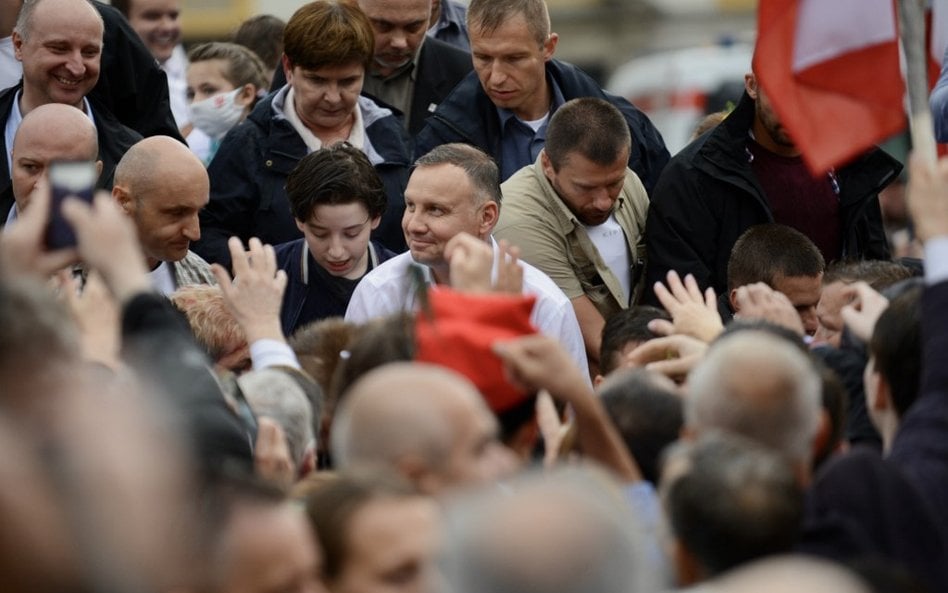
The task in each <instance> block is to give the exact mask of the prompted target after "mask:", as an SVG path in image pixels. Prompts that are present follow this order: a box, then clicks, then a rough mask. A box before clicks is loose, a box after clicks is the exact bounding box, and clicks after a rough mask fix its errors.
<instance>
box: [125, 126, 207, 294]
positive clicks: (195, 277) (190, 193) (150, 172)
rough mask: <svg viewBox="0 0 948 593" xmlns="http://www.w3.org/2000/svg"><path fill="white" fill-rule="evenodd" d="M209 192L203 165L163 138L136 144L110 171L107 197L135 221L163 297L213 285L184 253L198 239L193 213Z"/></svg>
mask: <svg viewBox="0 0 948 593" xmlns="http://www.w3.org/2000/svg"><path fill="white" fill-rule="evenodd" d="M208 192H209V182H208V179H207V172H206V171H205V169H204V165H203V164H202V163H201V161H200V160H199V159H198V158H197V157H196V156H194V154H193V153H192V152H191V151H190V150H189V149H188V148H187V147H186V146H185V145H183V144H181V143H180V142H178V141H177V140H175V139H174V138H171V137H168V136H152V137H150V138H146V139H144V140H142V141H140V142H139V143H138V144H136V145H134V146H132V147H131V148H130V149H129V150H128V152H127V153H125V156H124V157H122V160H121V161H120V162H119V164H118V167H116V169H115V185H114V187H113V188H112V196H113V197H114V198H115V200H116V201H117V202H118V204H119V206H121V207H122V210H124V211H125V213H126V214H128V215H129V216H130V217H131V218H132V220H134V221H135V226H136V227H137V228H138V240H139V242H140V243H141V246H142V251H144V253H145V258H146V260H147V263H148V267H149V269H150V270H151V279H152V283H153V284H154V286H155V288H156V289H157V290H159V291H160V292H162V293H163V294H171V293H172V292H174V291H175V290H176V289H178V288H179V287H181V286H187V285H191V284H215V283H216V281H215V280H214V275H213V274H212V273H211V268H210V266H209V265H208V263H207V262H206V261H204V260H203V259H201V257H200V256H199V255H197V254H196V253H194V252H192V251H191V250H190V249H189V247H190V244H191V241H197V240H198V239H200V238H201V227H200V225H199V224H198V212H200V210H201V208H203V207H204V206H205V205H206V204H207V200H208Z"/></svg>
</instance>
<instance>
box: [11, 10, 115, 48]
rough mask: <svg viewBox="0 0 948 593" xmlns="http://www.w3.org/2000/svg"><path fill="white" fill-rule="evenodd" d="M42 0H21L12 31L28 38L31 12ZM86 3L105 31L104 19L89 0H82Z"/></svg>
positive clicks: (30, 26) (31, 19) (31, 22)
mask: <svg viewBox="0 0 948 593" xmlns="http://www.w3.org/2000/svg"><path fill="white" fill-rule="evenodd" d="M41 1H42V0H23V5H22V6H20V11H19V12H18V13H17V15H16V23H15V24H14V25H13V32H14V33H16V34H17V35H19V36H20V37H22V38H23V39H24V40H26V39H28V38H29V36H30V33H31V32H32V29H33V13H34V12H36V7H37V6H38V5H39V3H40V2H41ZM83 1H84V2H85V3H86V4H88V5H89V7H90V8H92V10H93V12H95V16H96V18H97V19H99V24H100V25H102V31H103V33H104V31H105V21H104V20H102V15H101V14H99V11H98V10H96V8H95V5H94V4H93V3H92V2H90V1H89V0H83Z"/></svg>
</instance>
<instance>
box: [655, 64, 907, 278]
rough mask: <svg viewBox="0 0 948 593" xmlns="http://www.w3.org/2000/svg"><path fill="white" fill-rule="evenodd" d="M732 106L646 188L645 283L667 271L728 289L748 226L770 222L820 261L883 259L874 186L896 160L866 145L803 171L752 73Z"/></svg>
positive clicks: (894, 168)
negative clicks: (731, 262)
mask: <svg viewBox="0 0 948 593" xmlns="http://www.w3.org/2000/svg"><path fill="white" fill-rule="evenodd" d="M745 88H746V92H745V94H744V97H743V98H742V99H741V102H740V103H739V104H738V106H737V108H736V109H735V110H734V112H733V113H731V115H729V116H728V117H727V119H725V120H724V121H723V122H722V123H721V124H719V125H718V126H717V127H716V128H714V129H713V130H712V131H710V132H709V133H707V134H705V135H703V136H701V137H700V138H698V139H697V140H695V141H694V142H692V143H691V144H690V145H689V146H687V147H686V148H685V149H684V150H682V151H681V152H680V153H679V154H677V155H676V156H675V157H674V158H673V159H672V160H671V162H669V164H668V166H667V167H666V168H665V170H664V171H663V172H662V175H661V177H660V178H659V180H658V183H657V184H656V186H655V189H654V191H653V192H652V195H651V197H652V202H651V207H650V209H649V215H648V222H647V224H646V231H645V236H646V245H647V248H648V263H649V269H648V278H649V282H648V283H647V285H648V286H651V285H652V284H653V283H654V282H655V281H657V280H661V279H663V278H664V277H665V274H666V273H667V272H668V270H676V271H677V272H678V273H679V274H682V275H684V274H689V273H690V274H693V275H694V277H695V279H696V280H697V281H698V284H699V285H700V286H701V287H702V288H704V287H707V286H711V287H713V288H714V289H715V291H717V292H718V293H721V292H723V291H725V290H726V289H727V262H728V257H729V255H730V253H731V248H732V247H733V245H734V243H735V241H737V238H738V237H739V236H740V235H741V233H743V232H744V231H745V230H747V229H748V228H749V227H751V226H754V225H757V224H762V223H770V222H778V223H781V224H785V225H787V226H790V227H793V228H795V229H797V230H798V231H800V232H801V233H803V234H804V235H806V236H807V237H809V238H810V239H811V240H812V241H813V242H814V243H815V244H816V245H817V246H818V247H819V249H820V251H821V253H822V254H823V257H824V259H825V260H826V261H827V262H831V261H834V260H840V259H887V258H888V257H889V249H888V245H887V244H886V240H885V234H884V232H883V228H882V215H881V213H880V209H879V201H878V192H879V191H880V190H881V189H882V188H884V187H885V186H886V185H888V184H889V183H890V182H891V181H892V180H894V179H895V177H896V176H897V175H898V173H899V171H900V170H901V169H902V165H901V164H900V163H899V162H898V161H896V160H895V159H893V158H892V157H890V156H889V155H887V154H885V153H884V152H882V151H881V150H879V149H873V150H871V151H869V152H867V153H866V154H864V155H862V156H861V157H859V158H857V159H856V160H854V161H853V162H851V163H849V164H847V165H845V166H844V167H841V168H840V169H838V170H831V171H827V172H826V173H824V174H821V175H817V176H815V177H814V176H812V175H811V174H810V173H809V172H808V170H807V169H806V166H805V165H804V163H803V159H802V158H801V156H800V150H799V149H798V148H797V147H796V145H795V144H794V142H793V139H792V138H791V137H790V135H789V133H788V132H787V130H786V129H785V128H784V127H783V125H781V123H780V120H779V119H778V117H777V115H776V113H775V112H774V110H773V108H772V106H771V104H770V102H769V101H768V100H767V96H766V94H764V93H763V92H762V89H760V88H759V86H758V84H757V77H756V76H755V75H754V74H753V73H749V74H747V75H746V77H745Z"/></svg>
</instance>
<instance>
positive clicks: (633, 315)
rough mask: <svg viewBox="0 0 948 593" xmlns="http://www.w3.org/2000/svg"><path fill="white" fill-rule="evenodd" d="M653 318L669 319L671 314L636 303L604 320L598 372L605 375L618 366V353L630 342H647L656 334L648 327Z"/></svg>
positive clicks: (655, 336)
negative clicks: (636, 304)
mask: <svg viewBox="0 0 948 593" xmlns="http://www.w3.org/2000/svg"><path fill="white" fill-rule="evenodd" d="M653 319H665V320H668V321H671V316H670V315H669V314H668V313H667V312H666V311H664V310H663V309H659V308H658V307H651V306H648V305H638V306H635V307H629V308H628V309H624V310H622V311H619V312H618V313H616V314H615V315H613V316H611V317H610V318H609V319H607V320H606V325H605V326H603V328H602V341H601V342H600V346H599V374H600V375H602V376H603V377H605V376H606V375H608V374H609V373H611V372H612V371H614V370H616V369H617V368H618V367H619V364H620V362H621V361H620V360H619V353H620V352H622V349H623V348H625V347H626V345H628V344H630V343H632V342H638V343H641V342H647V341H649V340H651V339H652V338H657V337H658V336H657V335H655V334H653V333H652V332H651V331H650V330H649V329H648V322H649V321H652V320H653Z"/></svg>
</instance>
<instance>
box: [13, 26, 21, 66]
mask: <svg viewBox="0 0 948 593" xmlns="http://www.w3.org/2000/svg"><path fill="white" fill-rule="evenodd" d="M13 56H14V57H15V58H16V59H17V60H18V61H20V62H22V61H23V37H22V36H21V35H20V34H19V33H17V32H16V31H14V32H13Z"/></svg>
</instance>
